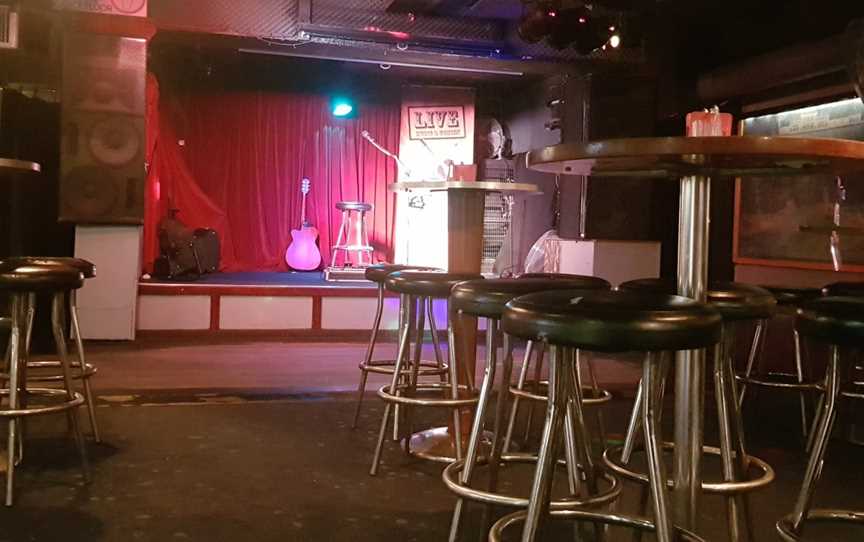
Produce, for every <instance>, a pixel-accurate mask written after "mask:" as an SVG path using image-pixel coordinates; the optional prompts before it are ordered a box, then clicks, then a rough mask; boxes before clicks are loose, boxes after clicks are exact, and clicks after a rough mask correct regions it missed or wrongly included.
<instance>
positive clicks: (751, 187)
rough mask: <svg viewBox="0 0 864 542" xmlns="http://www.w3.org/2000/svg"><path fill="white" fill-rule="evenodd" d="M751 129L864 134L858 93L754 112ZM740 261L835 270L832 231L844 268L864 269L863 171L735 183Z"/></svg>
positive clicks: (861, 137)
mask: <svg viewBox="0 0 864 542" xmlns="http://www.w3.org/2000/svg"><path fill="white" fill-rule="evenodd" d="M741 132H742V134H746V135H749V136H760V135H764V136H791V137H833V138H841V139H854V140H858V141H864V103H862V101H861V100H859V99H858V98H855V99H851V100H842V101H838V102H833V103H827V104H823V105H818V106H814V107H806V108H803V109H795V110H790V111H784V112H781V113H777V114H773V115H763V116H759V117H751V118H747V119H744V120H743V121H742V130H741ZM734 228H735V232H734V258H733V259H734V262H735V263H736V264H750V265H766V266H771V267H789V268H798V269H822V270H832V269H834V266H833V259H832V253H831V246H832V234H834V235H838V236H839V238H835V241H836V240H837V239H839V244H838V246H839V253H840V255H841V256H842V258H841V259H842V264H841V266H840V270H841V271H853V272H860V271H864V175H858V174H856V175H850V176H846V177H843V178H839V177H836V176H829V175H807V176H804V175H796V176H788V177H741V178H739V179H737V180H736V185H735V225H734Z"/></svg>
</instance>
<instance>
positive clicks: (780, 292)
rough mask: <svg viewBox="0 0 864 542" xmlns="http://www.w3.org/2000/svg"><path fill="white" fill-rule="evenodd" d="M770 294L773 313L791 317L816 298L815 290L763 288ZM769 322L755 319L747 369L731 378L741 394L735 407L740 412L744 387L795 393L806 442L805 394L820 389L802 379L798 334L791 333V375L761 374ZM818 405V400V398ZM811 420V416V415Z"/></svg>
mask: <svg viewBox="0 0 864 542" xmlns="http://www.w3.org/2000/svg"><path fill="white" fill-rule="evenodd" d="M763 288H765V289H766V290H768V291H769V292H771V294H773V295H774V298H775V299H776V300H777V312H778V313H779V314H786V315H792V316H794V315H795V311H796V310H797V308H798V307H799V306H800V305H801V303H803V302H805V301H807V300H809V299H814V298H816V297H819V296H820V295H821V293H820V291H819V289H818V288H794V287H786V286H763ZM770 322H771V319H764V320H759V322H758V323H757V324H756V331H755V333H754V335H753V344H752V346H751V348H750V353H749V355H748V357H747V366H746V368H745V369H744V372H743V374H738V375H736V376H735V378H736V379H737V380H738V382H740V383H741V392H740V395H739V396H738V408H739V409H741V411H742V412H743V409H744V399H745V397H746V394H747V388H748V386H755V387H757V388H773V389H778V390H791V391H795V390H797V391H798V401H799V406H800V411H801V435H802V436H803V437H804V438H805V439H806V438H807V435H808V434H809V433H810V428H809V427H808V425H809V424H808V422H807V398H806V394H807V393H808V392H809V393H814V392H815V393H818V394H819V395H820V397H821V394H822V387H821V385H820V384H819V383H816V382H812V379H810V378H808V377H806V376H805V374H804V372H805V360H804V352H803V351H802V349H801V340H800V338H799V337H798V331H796V330H794V328H793V331H792V341H793V345H794V347H795V374H791V373H788V372H776V371H763V370H762V367H761V365H762V363H763V362H764V359H765V356H764V350H765V344H766V343H767V341H768V329H769V327H770ZM751 401H752V400H751ZM820 402H821V399H820ZM814 418H815V416H814Z"/></svg>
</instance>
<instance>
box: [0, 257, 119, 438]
mask: <svg viewBox="0 0 864 542" xmlns="http://www.w3.org/2000/svg"><path fill="white" fill-rule="evenodd" d="M4 261H5V262H7V263H9V264H11V265H18V266H31V267H46V266H47V267H57V266H59V267H70V268H72V269H76V270H78V271H79V272H80V273H81V275H82V276H83V277H84V279H85V280H89V279H92V278H94V277H96V266H95V265H94V264H93V263H91V262H88V261H87V260H83V259H81V258H65V257H55V256H23V257H12V258H6V259H5V260H4ZM68 305H69V316H70V320H71V322H70V323H71V326H72V335H73V336H74V340H75V354H76V357H77V361H72V362H70V363H69V366H70V367H71V368H72V369H73V370H77V372H76V373H74V374H73V375H72V378H73V379H74V380H80V381H81V384H82V389H83V391H84V399H85V401H86V402H87V415H88V418H89V420H90V429H91V431H92V432H93V440H94V441H96V442H102V438H101V437H100V435H99V426H98V424H97V423H96V407H95V401H94V398H93V389H92V387H91V386H90V378H92V377H93V375H95V374H96V367H95V366H94V365H92V364H90V363H87V361H86V360H85V358H84V341H83V339H82V338H81V328H80V326H79V323H78V292H77V290H70V291H69V292H68ZM35 308H36V306H35V303H32V304H31V305H30V310H29V312H28V314H27V336H28V337H29V336H30V334H31V332H32V328H33V316H34V311H35ZM27 348H28V350H29V348H30V345H29V344H28V345H27ZM27 368H28V369H35V370H40V369H60V368H61V367H60V362H59V361H57V360H50V361H29V360H28V362H27ZM27 380H28V382H61V381H62V380H63V376H62V375H58V374H47V373H46V372H45V371H40V372H39V373H32V372H31V373H29V374H28V375H27Z"/></svg>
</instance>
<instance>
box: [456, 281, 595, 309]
mask: <svg viewBox="0 0 864 542" xmlns="http://www.w3.org/2000/svg"><path fill="white" fill-rule="evenodd" d="M562 276H566V275H562ZM572 276H574V277H577V278H575V279H567V278H559V279H545V278H527V279H526V278H518V279H492V280H471V281H467V282H461V283H459V284H457V285H456V286H454V287H453V290H452V291H451V292H450V303H451V307H453V308H454V309H455V310H459V311H462V312H465V313H468V314H472V315H474V316H484V317H487V318H497V319H500V318H501V313H503V312H504V306H505V305H506V304H507V302H508V301H510V300H511V299H513V298H514V297H519V296H522V295H525V294H531V293H534V292H542V291H544V290H564V289H566V290H607V289H608V288H609V286H608V284H609V283H607V282H606V281H605V280H603V279H599V280H598V281H586V280H583V279H592V278H593V277H579V276H578V275H572ZM604 283H605V284H604Z"/></svg>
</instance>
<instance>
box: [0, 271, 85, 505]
mask: <svg viewBox="0 0 864 542" xmlns="http://www.w3.org/2000/svg"><path fill="white" fill-rule="evenodd" d="M83 283H84V277H83V275H82V274H81V272H80V271H78V270H77V269H74V268H71V267H65V266H59V265H49V266H36V265H21V264H20V263H15V262H11V261H8V260H5V261H0V291H3V292H4V293H7V294H9V295H10V298H11V322H10V323H11V328H10V333H9V347H8V351H7V356H6V360H7V362H8V368H7V370H8V373H7V374H6V377H7V382H8V383H7V387H6V388H5V389H3V390H0V395H3V396H6V397H7V401H6V404H5V405H4V406H3V407H2V408H0V417H2V418H6V419H7V422H8V429H7V448H6V454H7V457H6V505H7V506H11V505H12V504H13V500H14V486H15V467H16V466H17V464H18V463H20V461H21V460H22V459H23V450H24V447H23V442H22V440H21V439H22V437H23V435H21V434H20V431H21V426H22V424H21V422H22V420H23V419H24V418H28V417H31V416H39V415H46V414H54V413H59V412H65V413H66V415H67V419H68V422H69V427H70V429H71V431H72V434H73V436H74V438H75V443H76V445H77V448H78V453H79V455H80V457H81V465H82V469H83V471H84V479H85V481H89V476H90V475H89V467H88V463H87V452H86V450H85V447H84V437H83V435H82V434H81V428H80V426H79V424H78V412H77V410H76V409H77V408H78V407H79V406H81V405H82V404H84V397H83V396H82V395H81V394H80V393H77V392H75V391H74V390H73V389H72V376H71V370H70V367H69V363H68V360H67V354H66V336H65V322H64V320H65V303H64V301H65V299H66V295H67V294H69V293H70V292H72V291H74V290H76V289H78V288H80V287H81V286H82V285H83ZM40 293H45V294H50V295H51V296H52V303H51V324H52V328H53V333H54V342H55V344H56V347H57V354H58V357H59V365H60V369H61V371H62V374H63V377H62V381H63V388H61V389H56V388H54V389H51V388H31V387H29V386H28V385H27V361H28V359H29V354H30V352H29V345H30V333H31V327H30V323H31V322H32V318H33V316H32V315H33V310H34V308H33V306H34V302H35V297H36V294H40ZM31 396H32V397H35V396H39V397H44V398H46V399H48V404H46V405H41V404H40V405H30V404H28V403H29V398H30V397H31Z"/></svg>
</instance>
